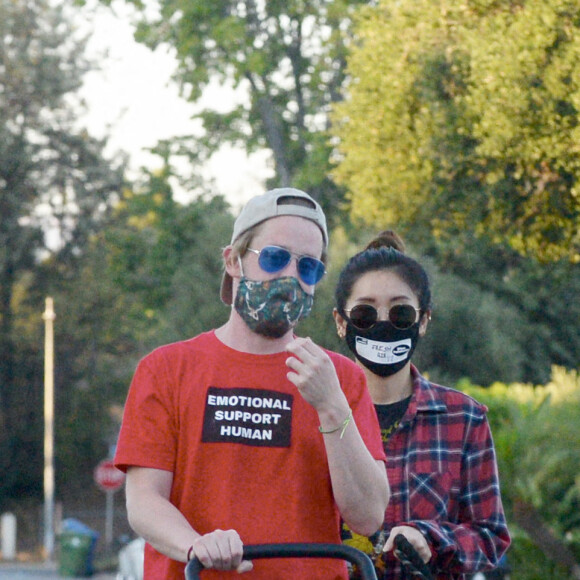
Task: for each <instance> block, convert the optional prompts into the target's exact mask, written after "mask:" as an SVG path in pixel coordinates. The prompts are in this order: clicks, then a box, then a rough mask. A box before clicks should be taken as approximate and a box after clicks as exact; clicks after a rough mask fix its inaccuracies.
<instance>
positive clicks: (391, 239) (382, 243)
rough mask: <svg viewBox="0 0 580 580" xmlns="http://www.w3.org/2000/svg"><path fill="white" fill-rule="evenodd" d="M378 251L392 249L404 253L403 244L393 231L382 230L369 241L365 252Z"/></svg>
mask: <svg viewBox="0 0 580 580" xmlns="http://www.w3.org/2000/svg"><path fill="white" fill-rule="evenodd" d="M371 248H373V249H379V248H394V249H395V250H397V251H399V252H401V253H402V254H404V253H405V242H403V240H402V238H401V237H400V236H399V234H397V233H396V232H394V231H393V230H383V231H382V232H380V233H379V234H377V235H376V237H375V238H374V239H373V240H371V241H370V242H369V243H368V245H367V247H366V248H365V250H370V249H371Z"/></svg>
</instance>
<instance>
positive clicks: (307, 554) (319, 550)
mask: <svg viewBox="0 0 580 580" xmlns="http://www.w3.org/2000/svg"><path fill="white" fill-rule="evenodd" d="M260 558H334V559H341V560H347V561H349V562H351V563H352V564H355V565H356V566H357V568H358V569H359V571H360V573H361V574H362V578H363V580H377V574H376V572H375V567H374V566H373V563H372V561H371V559H370V558H369V557H368V556H367V555H366V554H365V553H364V552H361V551H360V550H357V549H356V548H353V547H352V546H346V545H344V544H318V543H297V544H254V545H248V546H244V560H255V559H260ZM202 570H204V567H203V565H202V564H201V562H200V561H199V560H198V559H197V558H192V559H191V560H190V561H189V562H188V563H187V566H186V567H185V578H186V580H199V575H200V573H201V571H202Z"/></svg>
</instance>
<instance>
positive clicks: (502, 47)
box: [332, 0, 580, 262]
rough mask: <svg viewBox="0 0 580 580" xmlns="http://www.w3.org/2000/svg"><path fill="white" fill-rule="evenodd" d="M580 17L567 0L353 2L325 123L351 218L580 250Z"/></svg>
mask: <svg viewBox="0 0 580 580" xmlns="http://www.w3.org/2000/svg"><path fill="white" fill-rule="evenodd" d="M579 15H580V6H579V5H578V3H577V2H576V1H574V0H555V1H554V2H544V1H542V0H522V1H520V2H515V3H514V2H511V1H508V0H500V1H499V2H490V1H487V0H485V1H481V2H470V3H465V2H460V1H458V0H451V1H447V0H445V1H444V0H438V1H435V2H433V1H431V0H419V1H417V2H413V3H407V2H396V1H394V0H383V1H381V2H379V3H378V5H373V6H369V7H366V8H365V9H364V10H361V11H360V16H359V18H358V20H357V26H356V29H355V30H356V35H357V41H358V42H357V43H356V46H354V47H353V50H352V52H351V54H350V56H349V61H348V62H349V72H350V75H351V77H352V80H351V83H350V85H349V89H348V93H349V95H348V99H347V100H346V101H345V102H343V103H339V104H337V105H336V106H335V107H334V114H333V119H334V121H335V124H334V128H333V130H332V134H333V136H334V137H335V138H336V139H337V140H338V141H339V146H338V152H337V162H338V166H337V168H336V170H335V171H334V174H333V175H334V177H335V178H336V180H337V181H338V182H339V183H340V184H342V185H343V186H345V187H347V189H348V196H347V197H348V199H349V203H350V209H351V214H352V216H353V217H354V218H356V219H357V220H359V221H362V222H363V223H365V224H372V225H377V226H378V227H381V228H383V227H385V225H389V224H396V225H397V227H398V228H405V229H406V230H407V231H408V232H411V231H412V232H413V237H414V238H415V239H417V240H423V241H424V242H425V243H427V242H426V240H428V239H429V238H430V237H432V236H434V237H435V238H436V239H437V240H439V241H440V242H441V243H445V244H451V245H453V247H455V248H456V249H459V250H460V249H461V246H462V244H463V243H464V241H465V240H466V238H468V237H470V236H482V237H488V238H489V239H490V240H491V241H493V242H494V243H497V242H505V243H507V244H509V245H510V246H511V247H513V248H515V249H516V250H517V251H519V252H521V253H523V254H526V255H533V256H535V257H537V258H539V259H541V260H544V261H552V260H558V259H561V258H566V259H568V260H571V261H573V262H578V261H580V234H579V232H580V228H579V225H580V196H579V191H580V151H579V150H578V146H577V143H578V139H579V136H580V124H579V109H580V107H579V102H580V77H579V76H578V74H577V72H578V70H579V68H580V44H579V42H578V39H579V37H580V26H579V22H580V20H579Z"/></svg>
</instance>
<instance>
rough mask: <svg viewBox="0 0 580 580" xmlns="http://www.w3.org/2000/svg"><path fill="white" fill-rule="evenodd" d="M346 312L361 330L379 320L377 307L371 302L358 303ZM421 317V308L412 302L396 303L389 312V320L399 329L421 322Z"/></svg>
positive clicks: (349, 318) (354, 324)
mask: <svg viewBox="0 0 580 580" xmlns="http://www.w3.org/2000/svg"><path fill="white" fill-rule="evenodd" d="M344 312H345V313H346V315H347V318H348V320H350V322H352V324H353V326H356V328H358V329H359V330H368V329H369V328H372V327H373V326H374V325H375V324H376V323H377V322H378V320H379V313H378V311H377V309H376V308H375V307H374V306H371V305H370V304H357V305H356V306H353V307H352V308H349V309H348V310H345V311H344ZM420 318H421V310H420V309H419V308H415V307H414V306H411V305H410V304H395V306H391V308H389V311H388V313H387V320H388V321H389V322H390V323H391V324H392V325H393V326H394V327H395V328H398V329H399V330H406V329H407V328H411V326H413V324H415V323H417V322H419V320H420Z"/></svg>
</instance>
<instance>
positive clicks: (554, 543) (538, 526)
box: [514, 500, 580, 580]
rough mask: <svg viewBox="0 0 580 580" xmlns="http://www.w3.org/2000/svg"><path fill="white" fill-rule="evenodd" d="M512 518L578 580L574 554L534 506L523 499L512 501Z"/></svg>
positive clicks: (579, 579) (545, 552)
mask: <svg viewBox="0 0 580 580" xmlns="http://www.w3.org/2000/svg"><path fill="white" fill-rule="evenodd" d="M514 518H515V521H516V523H517V524H518V525H519V526H520V527H521V528H523V529H524V530H525V531H526V532H527V533H528V534H529V536H530V538H531V539H532V541H533V542H534V543H535V544H536V545H537V546H538V548H540V550H542V552H544V554H545V555H546V556H547V557H548V558H549V559H550V560H553V561H555V562H557V563H558V564H560V565H561V566H564V567H565V568H567V569H568V570H570V573H571V577H572V578H574V579H575V580H580V565H579V564H578V562H576V559H575V557H574V554H573V553H572V551H571V550H570V549H569V548H568V546H567V545H566V544H565V543H564V542H562V541H561V540H560V539H559V538H558V537H556V535H555V534H554V533H553V532H552V530H551V529H550V528H549V527H548V526H547V525H546V523H545V522H544V520H543V519H542V517H541V516H540V514H539V513H538V511H537V510H536V508H534V506H533V505H531V504H530V503H528V502H526V501H523V500H516V501H515V502H514Z"/></svg>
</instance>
